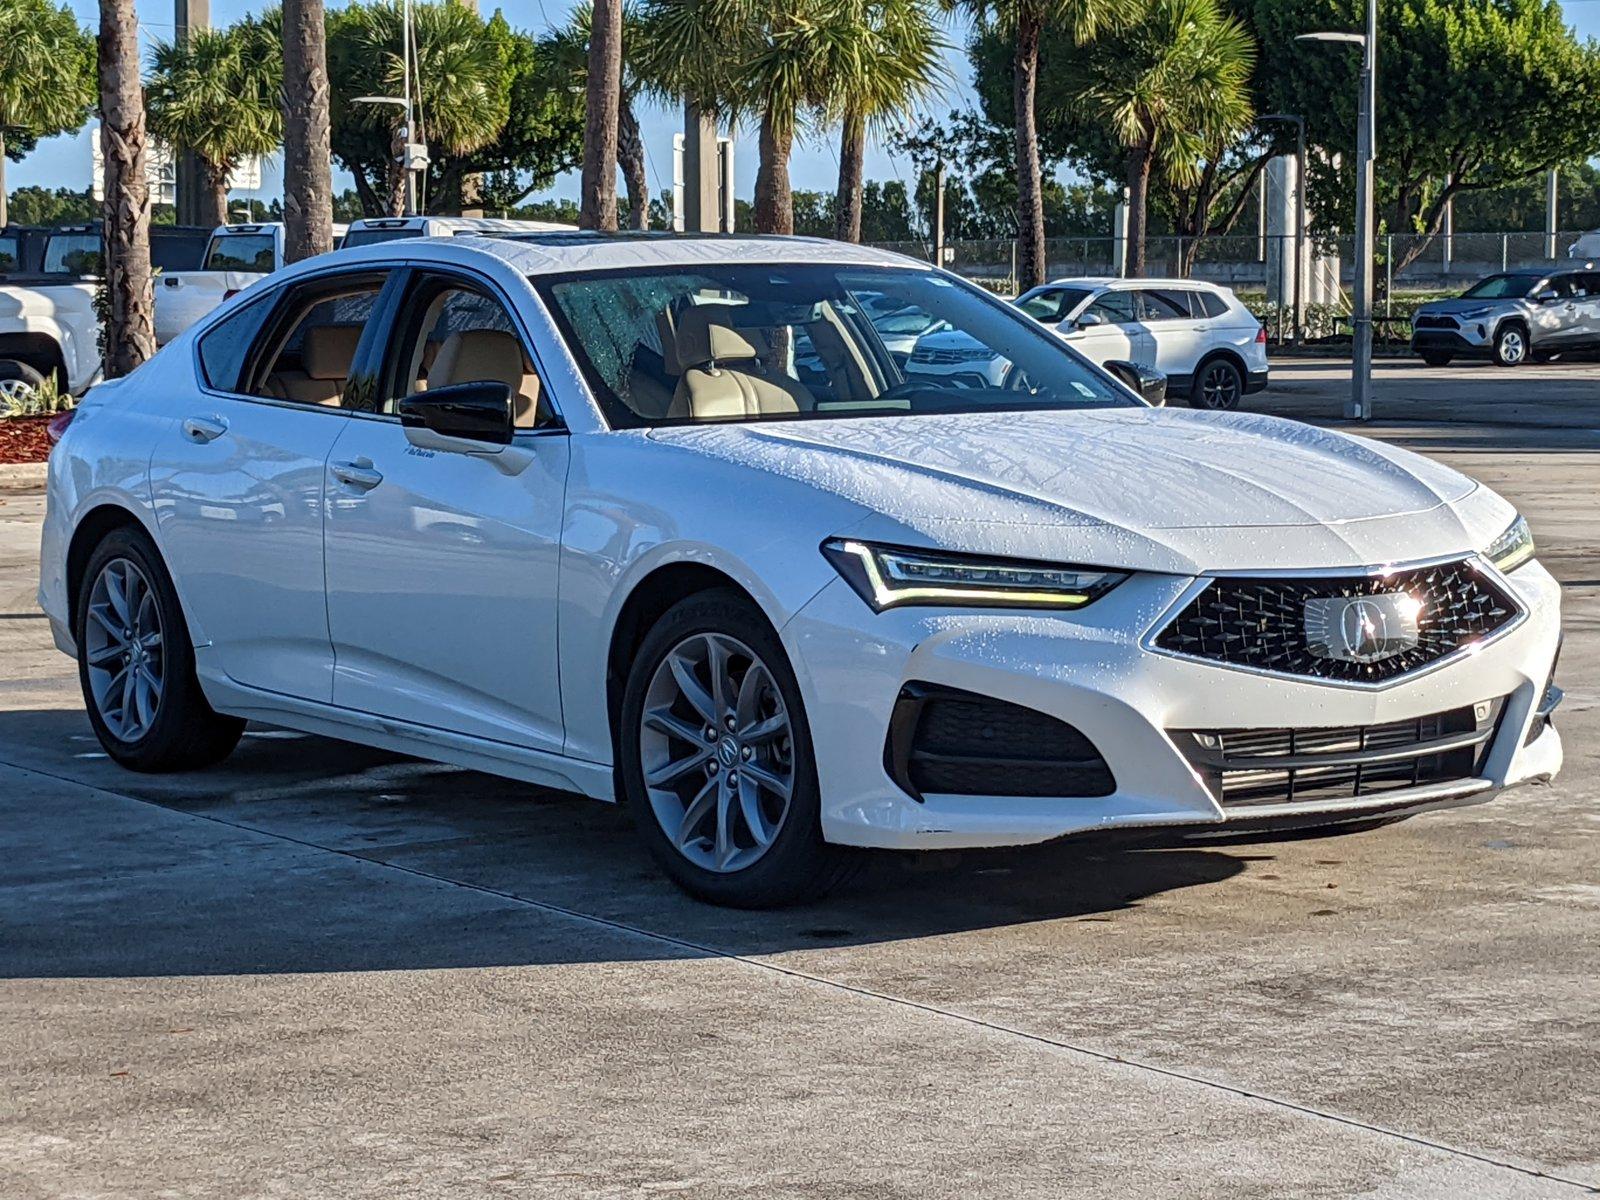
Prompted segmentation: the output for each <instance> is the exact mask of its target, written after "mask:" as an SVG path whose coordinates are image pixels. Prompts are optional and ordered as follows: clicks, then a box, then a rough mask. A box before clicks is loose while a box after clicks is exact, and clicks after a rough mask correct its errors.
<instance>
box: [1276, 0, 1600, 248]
mask: <svg viewBox="0 0 1600 1200" xmlns="http://www.w3.org/2000/svg"><path fill="white" fill-rule="evenodd" d="M1357 7H1358V6H1357V4H1356V3H1355V2H1354V0H1250V5H1249V10H1250V12H1251V14H1252V20H1253V21H1254V23H1255V26H1256V28H1257V30H1258V34H1259V37H1260V41H1261V46H1262V58H1261V63H1260V70H1259V73H1258V74H1259V78H1260V81H1261V82H1260V90H1261V104H1262V105H1263V107H1268V108H1270V109H1272V110H1275V111H1278V112H1297V113H1304V114H1305V116H1306V122H1307V136H1308V138H1309V139H1310V141H1311V143H1312V144H1313V145H1316V146H1320V147H1322V148H1323V149H1324V150H1326V151H1327V155H1328V157H1326V158H1324V157H1323V156H1317V157H1316V158H1314V159H1313V162H1312V169H1311V171H1310V172H1309V173H1310V175H1311V186H1310V188H1309V189H1308V200H1309V204H1310V207H1311V209H1312V212H1313V214H1314V215H1315V218H1316V220H1317V223H1318V224H1319V225H1320V226H1321V227H1323V228H1325V229H1329V230H1332V229H1344V230H1348V229H1350V228H1351V226H1352V220H1351V216H1352V213H1353V210H1354V203H1355V186H1354V183H1353V180H1352V179H1351V176H1350V173H1349V172H1348V170H1339V169H1335V167H1334V166H1333V165H1332V161H1331V156H1333V155H1340V156H1342V161H1343V163H1345V164H1348V163H1350V162H1351V161H1352V160H1353V150H1354V142H1355V128H1356V111H1355V103H1356V70H1357V64H1356V62H1355V60H1356V57H1357V56H1356V55H1355V54H1353V53H1350V52H1349V51H1348V47H1346V48H1343V49H1341V48H1338V47H1319V46H1309V45H1306V44H1305V43H1298V44H1297V43H1295V42H1294V41H1293V40H1292V39H1293V37H1294V35H1295V34H1298V33H1304V32H1307V31H1309V30H1316V29H1337V28H1357V27H1359V24H1360V18H1359V14H1358V12H1357ZM1378 39H1379V45H1380V52H1379V53H1380V57H1379V69H1378V110H1377V125H1378V144H1377V174H1376V180H1375V190H1376V192H1377V200H1378V211H1379V214H1380V218H1381V221H1382V224H1383V226H1384V227H1386V228H1387V229H1388V230H1389V231H1390V232H1394V233H1422V234H1427V235H1430V236H1431V235H1433V234H1435V233H1437V232H1438V230H1439V227H1440V224H1441V222H1442V220H1443V217H1444V209H1445V204H1446V202H1447V201H1448V200H1449V199H1450V198H1451V197H1462V196H1467V195H1471V194H1472V193H1475V192H1483V191H1490V190H1494V189H1497V188H1500V187H1503V186H1505V185H1506V184H1508V183H1514V182H1516V181H1517V180H1521V179H1525V178H1527V177H1529V176H1531V175H1537V174H1538V173H1540V172H1543V171H1546V170H1548V169H1550V168H1551V167H1556V166H1560V165H1562V164H1566V163H1573V162H1579V161H1583V160H1586V159H1588V158H1591V157H1593V156H1594V155H1595V154H1596V153H1597V152H1600V48H1597V47H1596V45H1595V44H1594V43H1593V42H1580V41H1579V40H1578V39H1577V37H1576V36H1575V35H1574V34H1573V33H1572V31H1571V29H1569V28H1568V26H1567V24H1566V19H1565V17H1564V16H1563V15H1562V11H1561V6H1560V5H1559V4H1558V3H1556V2H1555V0H1384V3H1383V4H1381V5H1379V7H1378ZM1425 248H1426V243H1425V241H1423V240H1421V239H1417V240H1416V241H1415V243H1414V244H1412V245H1410V246H1409V247H1408V248H1407V250H1406V251H1405V253H1404V254H1403V255H1401V256H1400V257H1399V258H1398V260H1397V261H1396V263H1395V269H1396V270H1397V271H1399V270H1403V269H1404V268H1405V267H1406V266H1407V265H1409V263H1410V262H1412V261H1413V260H1414V259H1415V257H1416V256H1417V255H1419V254H1421V253H1422V252H1423V251H1424V249H1425Z"/></svg>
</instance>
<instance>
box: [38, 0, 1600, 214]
mask: <svg viewBox="0 0 1600 1200" xmlns="http://www.w3.org/2000/svg"><path fill="white" fill-rule="evenodd" d="M340 2H342V0H329V3H330V7H335V6H336V5H337V4H338V3H340ZM71 4H72V8H73V10H74V11H75V12H76V13H77V14H78V18H79V20H80V21H82V22H83V23H84V24H85V25H87V26H89V27H91V28H93V27H94V25H95V24H96V21H97V19H98V14H99V9H98V5H97V4H96V3H94V0H71ZM481 6H482V8H483V10H484V11H485V12H488V11H490V10H491V9H492V8H493V7H494V4H493V0H481ZM263 7H265V5H263V4H261V3H251V2H249V0H212V12H211V18H212V22H213V23H214V24H217V25H226V24H229V23H231V22H233V21H235V20H237V19H238V18H239V17H241V16H243V15H245V14H246V13H249V12H254V11H258V10H260V9H261V8H263ZM503 7H504V11H505V14H506V17H507V19H508V20H509V21H510V22H511V23H512V24H513V25H515V26H518V27H520V28H523V29H526V30H528V31H530V32H533V33H542V32H544V31H545V30H547V29H550V28H552V27H555V26H559V25H561V24H563V23H564V22H565V21H566V18H567V14H568V12H569V11H570V9H571V7H572V5H571V4H570V3H567V0H520V2H518V3H515V4H506V5H504V6H503ZM1564 8H1565V11H1566V13H1567V19H1568V20H1569V21H1570V22H1571V23H1572V25H1573V26H1574V27H1575V28H1576V29H1577V31H1578V33H1579V34H1580V35H1583V36H1596V35H1600V0H1566V3H1565V5H1564ZM138 11H139V15H140V22H141V34H142V38H143V40H144V43H145V46H146V48H147V49H148V47H149V46H150V45H151V44H153V43H154V42H155V41H158V40H163V39H167V38H170V37H171V36H172V33H173V25H172V5H171V2H170V0H167V2H166V3H161V2H160V0H140V2H139V3H138ZM947 36H948V39H949V40H950V41H951V42H952V43H955V46H956V48H955V49H952V50H951V52H950V53H949V56H948V57H949V66H950V71H951V74H952V77H953V80H954V82H953V83H952V84H951V86H950V87H949V88H948V89H947V91H946V94H945V95H944V96H943V97H942V98H940V99H936V100H934V101H932V102H931V103H930V104H929V105H927V106H926V108H927V110H928V111H930V112H934V113H938V112H942V111H947V110H948V109H950V108H951V107H962V106H964V105H966V104H967V103H969V102H970V83H969V80H970V72H969V70H968V69H967V64H966V59H965V56H964V55H963V54H962V53H961V51H960V49H959V46H960V44H961V43H962V41H963V40H964V37H965V31H964V29H961V28H954V27H952V28H951V29H950V30H949V32H948V34H947ZM1379 69H1380V70H1381V69H1382V67H1381V63H1380V67H1379ZM679 121H680V117H679V115H678V114H677V113H673V112H669V111H666V110H664V109H651V110H647V111H642V112H641V113H640V125H641V128H642V132H643V134H644V141H645V153H646V155H647V158H648V161H649V167H650V175H651V179H650V185H651V192H652V194H653V195H661V194H663V193H665V192H667V191H669V190H670V188H671V183H672V135H673V134H674V133H675V132H677V131H678V129H679V128H680V125H679ZM835 137H836V135H830V136H829V138H828V139H827V140H821V139H817V138H810V139H802V140H801V141H800V142H798V143H797V144H796V147H795V153H794V158H793V164H792V171H793V177H794V185H795V187H797V188H811V189H817V190H823V191H831V190H832V189H833V187H834V185H835V182H836V180H837V178H838V149H837V145H836V142H835V140H834V138H835ZM735 164H736V169H737V172H738V184H737V192H738V194H739V195H740V196H742V197H748V196H749V195H750V194H751V192H752V191H753V190H754V186H755V174H756V147H755V134H754V131H753V130H741V131H740V132H739V136H738V142H737V148H736V151H735ZM7 167H8V170H7V182H8V183H9V185H10V186H11V187H13V188H16V187H22V186H25V185H28V184H38V185H41V186H47V187H63V186H64V187H72V188H83V187H87V186H88V184H89V178H90V144H89V134H88V133H87V132H84V133H80V134H79V135H77V136H76V137H62V138H52V139H50V140H49V141H46V142H42V143H41V144H40V145H39V148H38V149H37V150H36V151H35V152H34V153H33V154H32V155H30V156H29V157H28V158H27V159H25V160H24V161H23V162H21V163H8V164H7ZM912 174H913V169H912V167H911V164H910V163H909V162H907V161H905V160H904V159H899V158H896V157H895V156H892V155H890V154H888V153H887V152H886V151H884V150H883V149H882V148H881V147H879V146H873V147H872V148H871V150H870V152H869V155H868V159H867V177H868V178H870V179H894V178H900V179H903V180H905V181H906V182H907V183H908V184H909V183H910V182H911V178H912ZM348 183H349V180H348V178H347V177H341V175H340V174H339V173H337V172H336V173H335V177H334V187H335V188H336V189H338V188H343V187H345V186H347V185H348ZM280 191H281V186H280V177H279V174H278V162H277V161H272V162H269V163H268V164H267V165H266V169H265V170H264V171H263V178H262V188H261V191H260V192H258V193H252V194H253V195H259V196H260V197H262V198H263V199H267V200H270V199H272V198H274V197H276V196H278V195H279V194H280ZM577 192H578V184H577V178H576V175H573V176H571V177H563V178H562V179H560V180H558V181H557V182H556V184H555V186H554V187H553V188H552V189H551V190H550V192H549V193H546V194H551V195H556V196H567V197H571V198H576V196H577Z"/></svg>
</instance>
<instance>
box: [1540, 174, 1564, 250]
mask: <svg viewBox="0 0 1600 1200" xmlns="http://www.w3.org/2000/svg"><path fill="white" fill-rule="evenodd" d="M1560 201H1561V173H1560V172H1559V171H1557V170H1556V169H1555V168H1554V167H1551V168H1550V173H1549V174H1548V175H1547V176H1545V181H1544V256H1545V257H1546V258H1554V257H1555V256H1556V210H1557V208H1558V207H1559V205H1560Z"/></svg>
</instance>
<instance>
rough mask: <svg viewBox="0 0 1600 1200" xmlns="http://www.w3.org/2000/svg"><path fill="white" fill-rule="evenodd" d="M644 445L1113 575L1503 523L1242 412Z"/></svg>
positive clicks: (676, 434)
mask: <svg viewBox="0 0 1600 1200" xmlns="http://www.w3.org/2000/svg"><path fill="white" fill-rule="evenodd" d="M652 436H653V437H654V438H656V439H658V440H661V441H663V442H670V443H672V444H674V445H677V446H680V447H682V448H684V449H692V450H695V451H698V452H700V453H703V454H707V455H712V456H715V457H717V458H721V459H726V460H731V461H734V462H738V463H741V464H743V465H745V466H748V467H751V468H755V469H758V470H760V471H763V472H767V473H771V474H776V475H781V476H786V477H789V478H793V479H799V480H802V481H804V482H806V483H808V484H810V485H811V486H813V487H815V488H817V489H821V490H823V491H826V492H828V493H831V494H833V495H837V496H840V497H842V498H845V499H847V500H850V501H853V502H854V503H855V504H856V505H858V506H859V507H860V508H861V509H862V510H863V516H862V520H861V521H860V522H859V523H858V525H857V526H856V527H855V528H854V529H852V530H851V531H850V532H852V533H853V534H854V535H855V536H858V537H864V538H877V539H880V540H898V541H901V542H903V543H906V544H914V545H915V544H922V545H935V546H945V547H948V548H951V549H961V550H971V551H975V552H987V553H1003V554H1007V555H1011V556H1015V557H1032V558H1045V559H1051V560H1056V561H1074V562H1086V563H1094V564H1098V565H1103V566H1123V567H1129V568H1134V569H1145V570H1171V571H1175V572H1181V573H1192V572H1196V571H1205V570H1228V569H1247V568H1265V567H1302V566H1329V567H1332V566H1346V565H1370V564H1383V563H1391V562H1399V561H1409V560H1414V559H1418V558H1423V557H1431V556H1433V555H1435V554H1445V553H1453V552H1455V551H1457V550H1471V549H1473V548H1474V547H1475V546H1476V545H1477V544H1479V542H1478V540H1477V539H1479V538H1480V537H1481V538H1485V539H1486V538H1491V537H1493V535H1494V533H1497V532H1498V531H1499V529H1498V528H1493V529H1492V531H1491V532H1490V533H1488V534H1487V535H1485V534H1483V532H1482V531H1483V529H1485V528H1490V527H1491V526H1493V523H1494V522H1495V521H1497V520H1500V518H1501V517H1502V516H1503V517H1504V520H1505V521H1509V520H1510V515H1509V513H1510V509H1509V506H1508V505H1505V503H1504V502H1503V501H1500V500H1499V499H1498V497H1494V496H1493V494H1492V493H1487V500H1488V501H1489V503H1490V504H1491V505H1492V506H1494V508H1495V511H1493V512H1490V513H1488V514H1487V515H1484V514H1474V513H1467V512H1466V511H1465V510H1466V509H1470V508H1473V507H1474V506H1473V505H1463V503H1462V502H1464V501H1466V500H1468V499H1469V498H1470V497H1472V496H1473V494H1474V492H1475V490H1485V489H1478V485H1477V484H1476V483H1474V482H1473V481H1472V480H1470V479H1468V478H1467V477H1465V476H1464V475H1461V474H1459V473H1458V472H1456V471H1453V470H1450V469H1449V468H1447V467H1444V466H1442V465H1440V464H1438V463H1435V462H1432V461H1431V460H1428V459H1425V458H1422V457H1421V456H1419V455H1415V454H1412V453H1409V452H1408V451H1404V450H1400V449H1398V448H1396V447H1392V446H1386V445H1381V444H1379V443H1376V442H1371V441H1367V440H1365V439H1358V438H1353V437H1348V436H1345V435H1343V434H1339V433H1335V432H1332V431H1329V430H1325V429H1318V428H1316V427H1314V426H1310V425H1304V424H1301V423H1299V422H1293V421H1286V420H1279V419H1277V418H1273V417H1265V416H1257V415H1254V414H1245V413H1230V414H1216V413H1198V412H1185V411H1181V410H1170V409H1146V408H1119V409H1094V410H1079V411H1068V412H1025V413H994V414H963V415H936V416H907V417H877V418H855V419H840V420H826V421H785V422H782V423H772V424H758V423H749V424H726V425H707V426H697V427H688V426H686V427H675V428H669V429H657V430H655V431H653V433H652ZM1485 491H1486V490H1485ZM1476 507H1480V508H1481V507H1482V505H1481V504H1480V505H1478V506H1476ZM1458 510H1460V511H1458ZM1503 523H1504V522H1502V527H1503ZM833 532H845V531H843V530H835V531H833Z"/></svg>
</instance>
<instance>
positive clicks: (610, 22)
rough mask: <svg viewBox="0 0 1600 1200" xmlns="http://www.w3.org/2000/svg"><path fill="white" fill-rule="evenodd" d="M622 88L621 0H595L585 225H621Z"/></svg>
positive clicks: (584, 179)
mask: <svg viewBox="0 0 1600 1200" xmlns="http://www.w3.org/2000/svg"><path fill="white" fill-rule="evenodd" d="M621 90H622V0H595V4H594V9H593V16H592V17H591V19H590V26H589V86H588V97H587V99H588V115H587V116H586V118H585V120H584V123H583V176H582V182H581V188H582V193H581V194H582V200H581V203H580V205H579V212H578V225H579V226H580V227H581V228H583V229H600V230H613V229H615V228H616V227H617V107H618V106H617V97H618V96H619V95H620V93H621Z"/></svg>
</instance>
